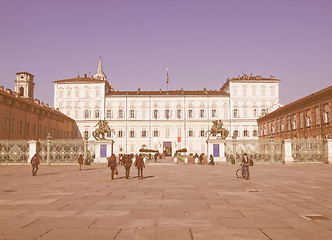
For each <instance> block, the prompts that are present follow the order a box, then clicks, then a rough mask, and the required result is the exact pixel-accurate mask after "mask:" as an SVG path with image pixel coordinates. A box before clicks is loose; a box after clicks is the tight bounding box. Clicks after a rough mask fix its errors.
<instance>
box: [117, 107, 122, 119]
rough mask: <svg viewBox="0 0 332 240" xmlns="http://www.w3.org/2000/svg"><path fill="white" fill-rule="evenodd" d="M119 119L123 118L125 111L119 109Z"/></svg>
mask: <svg viewBox="0 0 332 240" xmlns="http://www.w3.org/2000/svg"><path fill="white" fill-rule="evenodd" d="M118 118H123V110H122V109H119V112H118Z"/></svg>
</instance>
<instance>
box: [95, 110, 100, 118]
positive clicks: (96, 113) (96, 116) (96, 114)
mask: <svg viewBox="0 0 332 240" xmlns="http://www.w3.org/2000/svg"><path fill="white" fill-rule="evenodd" d="M95 118H99V110H95Z"/></svg>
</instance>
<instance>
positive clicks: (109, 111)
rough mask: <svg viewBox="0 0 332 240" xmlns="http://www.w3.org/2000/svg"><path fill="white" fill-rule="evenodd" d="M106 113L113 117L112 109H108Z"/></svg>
mask: <svg viewBox="0 0 332 240" xmlns="http://www.w3.org/2000/svg"><path fill="white" fill-rule="evenodd" d="M106 114H107V115H106V116H107V117H108V118H111V117H112V110H110V109H107V112H106Z"/></svg>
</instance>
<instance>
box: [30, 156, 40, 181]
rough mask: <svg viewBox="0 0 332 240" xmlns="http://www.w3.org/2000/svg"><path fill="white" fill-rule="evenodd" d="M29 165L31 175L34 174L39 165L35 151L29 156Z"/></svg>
mask: <svg viewBox="0 0 332 240" xmlns="http://www.w3.org/2000/svg"><path fill="white" fill-rule="evenodd" d="M31 165H32V176H36V174H37V171H38V165H39V158H38V155H37V153H36V154H35V155H33V157H32V158H31Z"/></svg>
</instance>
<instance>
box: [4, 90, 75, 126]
mask: <svg viewBox="0 0 332 240" xmlns="http://www.w3.org/2000/svg"><path fill="white" fill-rule="evenodd" d="M1 95H2V96H6V97H8V98H11V99H13V100H14V101H19V102H21V103H25V104H28V105H30V106H32V107H35V108H38V109H41V110H43V111H46V112H49V113H52V114H55V115H58V116H61V117H63V118H65V119H67V120H68V121H70V122H75V120H74V119H72V118H70V117H68V116H67V115H65V114H63V113H61V112H59V111H57V110H55V109H54V108H51V107H49V106H48V104H45V105H44V103H43V102H40V101H39V100H38V99H34V100H31V99H29V98H24V97H21V96H19V94H18V93H16V92H14V93H13V92H12V90H10V89H6V90H4V88H3V86H1V87H0V96H1Z"/></svg>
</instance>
